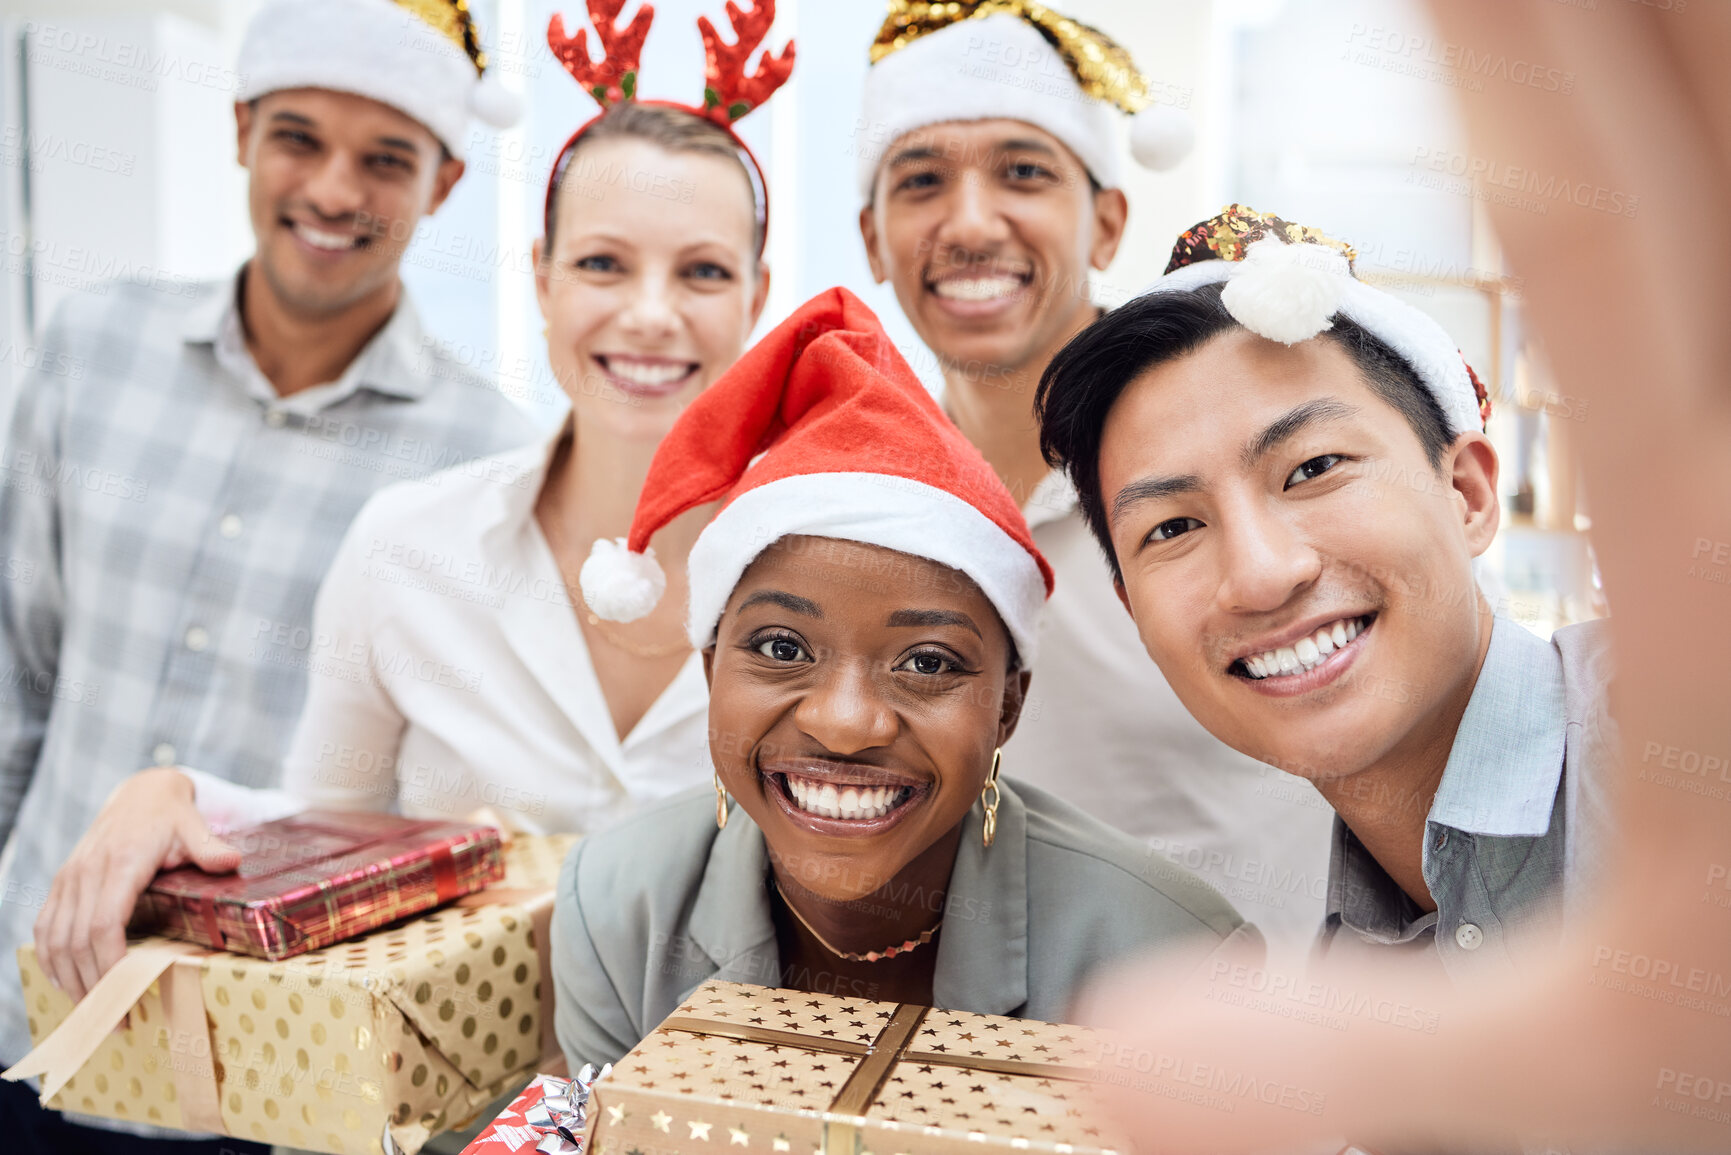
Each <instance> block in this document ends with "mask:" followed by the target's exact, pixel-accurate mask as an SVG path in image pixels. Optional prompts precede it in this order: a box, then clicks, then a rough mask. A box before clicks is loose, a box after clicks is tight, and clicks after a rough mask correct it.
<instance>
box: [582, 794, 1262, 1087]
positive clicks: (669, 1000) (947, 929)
mask: <svg viewBox="0 0 1731 1155" xmlns="http://www.w3.org/2000/svg"><path fill="white" fill-rule="evenodd" d="M1002 795H1003V799H1002V802H1001V803H1000V805H999V808H998V830H997V839H996V841H995V842H994V844H993V845H992V847H991V849H989V850H988V849H985V848H984V847H982V845H981V841H980V832H981V824H982V822H983V821H984V812H983V810H982V808H981V806H980V805H979V804H978V803H976V804H975V806H974V809H973V810H972V811H971V812H970V813H969V814H968V817H967V819H966V820H965V823H964V828H963V831H962V842H961V849H960V851H959V852H958V853H957V855H956V865H955V869H954V871H953V872H952V873H951V875H950V888H949V893H948V895H947V898H946V900H945V904H944V905H945V908H946V909H945V914H944V924H943V933H942V934H941V935H940V936H939V938H938V945H937V951H938V957H937V973H936V976H935V978H934V980H933V997H934V1001H935V1002H936V1003H937V1005H938V1006H940V1007H945V1008H948V1009H952V1010H965V1011H975V1012H978V1013H981V1014H992V1015H1010V1016H1014V1017H1017V1018H1033V1019H1047V1020H1059V1021H1061V1020H1062V1019H1063V1018H1064V1016H1065V1015H1066V1013H1067V1012H1068V1011H1069V1008H1070V1003H1071V1000H1072V999H1073V998H1074V997H1075V996H1076V995H1077V994H1078V992H1079V991H1080V989H1081V986H1082V984H1083V982H1085V981H1086V979H1087V977H1088V975H1089V974H1090V972H1092V971H1093V970H1095V969H1096V968H1097V967H1099V966H1100V965H1101V964H1103V963H1107V962H1109V961H1112V960H1114V959H1118V958H1121V957H1123V956H1125V955H1129V954H1132V953H1136V952H1140V951H1144V950H1147V949H1150V948H1156V947H1158V948H1163V949H1167V950H1173V951H1180V952H1184V953H1185V954H1188V955H1190V956H1192V957H1194V959H1195V960H1196V961H1197V962H1199V963H1200V962H1202V961H1203V960H1204V959H1206V958H1208V957H1210V956H1211V955H1213V954H1215V953H1217V952H1220V951H1222V950H1224V951H1227V952H1229V953H1230V954H1231V955H1232V957H1233V959H1234V961H1249V962H1252V963H1260V962H1261V959H1262V954H1263V943H1262V936H1261V935H1260V934H1259V933H1258V932H1257V930H1256V928H1255V927H1253V926H1251V925H1249V924H1248V923H1246V922H1245V921H1244V920H1243V919H1242V918H1240V917H1239V915H1238V912H1237V911H1235V910H1234V909H1233V908H1232V906H1231V904H1230V903H1228V902H1227V901H1226V900H1225V899H1224V898H1222V897H1220V895H1218V894H1217V893H1215V892H1214V891H1213V890H1211V889H1209V887H1208V886H1207V885H1206V884H1205V883H1203V882H1201V881H1200V880H1199V879H1197V878H1195V877H1194V876H1193V875H1191V874H1189V873H1188V872H1186V871H1184V870H1183V869H1182V868H1180V867H1177V866H1174V865H1173V864H1172V863H1171V862H1169V861H1167V860H1166V859H1164V858H1161V857H1159V856H1157V855H1155V854H1153V853H1151V852H1150V851H1149V850H1148V848H1147V847H1145V846H1143V845H1142V844H1141V843H1140V842H1137V841H1136V840H1134V839H1132V838H1130V837H1129V836H1128V835H1126V834H1122V833H1120V832H1119V831H1116V830H1114V829H1112V828H1111V827H1109V826H1106V825H1104V824H1102V823H1100V822H1098V821H1096V820H1095V819H1093V818H1090V817H1089V816H1087V815H1086V814H1083V813H1082V812H1081V811H1080V810H1078V809H1076V808H1075V807H1073V806H1071V805H1069V804H1068V803H1065V802H1062V801H1060V800H1059V799H1057V798H1054V797H1053V796H1051V795H1049V794H1047V793H1045V792H1044V791H1041V790H1037V789H1035V788H1034V787H1032V786H1028V785H1026V784H1023V783H1016V784H1014V785H1011V784H1010V783H1009V782H1008V781H1007V780H1006V781H1005V782H1004V784H1003V790H1002ZM768 876H769V858H768V852H767V850H766V848H765V845H764V839H763V832H762V831H761V830H759V829H758V828H757V826H756V824H755V823H753V822H752V821H751V820H750V818H749V817H747V815H746V814H745V812H744V811H742V810H740V809H738V808H737V807H736V808H735V809H734V810H733V813H732V821H730V822H729V823H728V824H727V829H726V830H724V831H719V832H718V831H717V830H716V828H715V794H714V792H713V791H712V790H710V789H708V788H705V789H702V790H699V791H695V792H692V793H688V794H681V795H679V796H677V797H675V798H671V799H668V800H667V801H665V802H662V803H660V804H659V805H656V806H652V807H649V808H647V809H645V810H641V811H639V812H638V813H637V814H635V815H633V816H632V817H630V818H628V819H626V820H625V821H623V822H621V823H620V824H618V825H617V826H614V827H612V828H610V829H608V830H606V831H603V832H602V833H600V834H596V835H592V836H591V837H589V838H586V839H585V840H584V841H582V842H581V843H579V844H578V845H577V847H576V849H575V850H573V851H572V853H571V857H570V859H569V860H567V862H566V863H565V868H564V870H563V871H562V872H561V875H560V879H559V892H558V899H557V902H556V904H555V906H554V912H553V929H552V939H553V941H552V952H553V981H554V989H555V992H556V994H557V998H558V1011H557V1015H556V1024H557V1027H558V1032H559V1044H560V1046H561V1047H563V1048H564V1051H565V1054H566V1056H567V1058H568V1059H569V1061H570V1063H571V1064H572V1067H571V1069H572V1070H576V1069H577V1067H578V1066H580V1065H581V1064H583V1063H588V1062H593V1063H602V1062H616V1061H618V1059H619V1058H620V1057H621V1056H623V1055H624V1054H625V1052H626V1051H628V1050H630V1049H631V1048H632V1047H633V1046H635V1045H636V1044H637V1042H638V1041H639V1040H641V1039H642V1038H643V1037H644V1036H645V1035H647V1034H648V1033H649V1032H650V1031H652V1030H654V1029H655V1027H656V1026H657V1025H658V1024H659V1023H660V1022H661V1020H662V1019H664V1018H666V1017H667V1016H668V1015H669V1014H671V1013H672V1012H673V1010H674V1008H676V1007H677V1006H679V1004H680V1003H681V1002H683V1001H684V1000H685V998H686V996H687V995H689V994H690V993H691V991H692V990H693V989H694V988H695V987H697V986H698V985H699V984H700V983H703V982H706V981H708V980H709V979H724V980H728V981H732V982H744V983H756V984H759V985H762V986H774V987H779V986H803V987H805V988H806V989H811V990H818V991H824V992H826V993H833V994H839V995H843V996H845V997H850V998H872V997H874V992H873V990H872V989H870V988H871V987H873V986H874V985H875V984H870V983H853V982H851V981H850V980H846V979H841V980H838V979H837V978H836V977H835V976H834V975H833V974H822V975H807V976H802V975H792V974H784V973H783V970H782V966H781V959H780V952H779V951H778V949H777V946H776V940H775V927H774V924H773V922H772V921H771V916H770V899H769V888H768V886H767V885H766V880H767V878H768ZM934 913H935V911H934ZM838 981H839V983H840V985H839V987H838V986H837V985H836V984H837V983H838ZM826 983H827V984H828V985H825V984H826ZM856 987H857V988H858V989H856Z"/></svg>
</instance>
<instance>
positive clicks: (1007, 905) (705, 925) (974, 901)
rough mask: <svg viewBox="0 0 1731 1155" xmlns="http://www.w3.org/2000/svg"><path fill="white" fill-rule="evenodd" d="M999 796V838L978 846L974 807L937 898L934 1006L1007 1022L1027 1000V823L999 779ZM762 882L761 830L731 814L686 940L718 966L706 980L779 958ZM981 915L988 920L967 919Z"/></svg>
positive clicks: (759, 969) (749, 974) (979, 818)
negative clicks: (939, 924) (940, 902)
mask: <svg viewBox="0 0 1731 1155" xmlns="http://www.w3.org/2000/svg"><path fill="white" fill-rule="evenodd" d="M998 791H999V798H1000V801H999V804H998V828H997V836H996V838H995V839H994V841H993V843H992V845H991V847H990V848H989V849H988V848H987V847H986V846H985V845H984V844H983V843H982V840H981V830H982V826H983V822H984V817H983V815H982V814H981V811H980V809H979V807H975V808H974V809H972V810H970V811H969V812H968V816H967V818H966V819H964V820H963V822H962V839H961V845H960V847H959V848H958V849H957V851H956V864H955V867H954V868H953V869H952V870H951V871H950V884H949V888H948V890H947V891H946V893H945V898H944V911H943V913H944V926H943V931H942V932H941V933H940V934H939V936H938V960H937V971H936V974H935V975H934V976H933V980H932V1001H933V1004H934V1005H936V1006H940V1007H966V1008H968V1009H969V1010H971V1011H976V1012H979V1013H981V1014H995V1015H1007V1014H1010V1013H1011V1012H1012V1011H1014V1010H1015V1009H1016V1008H1017V1007H1020V1006H1022V1005H1023V1004H1025V1003H1026V1002H1027V1001H1028V950H1027V947H1028V837H1027V835H1028V820H1027V810H1026V807H1025V806H1024V804H1023V802H1022V800H1021V799H1020V798H1019V797H1017V796H1016V792H1015V791H1014V790H1013V789H1012V788H1011V787H1010V786H1009V785H1008V784H1007V783H1004V782H1000V783H999V785H998ZM768 878H769V850H768V847H767V846H766V844H765V843H764V839H763V831H761V830H760V829H758V827H757V824H756V823H754V822H752V821H751V820H750V818H749V817H748V816H747V815H746V813H745V812H744V811H743V810H740V809H739V808H737V807H735V808H734V810H733V813H732V819H731V821H729V822H728V824H727V829H725V830H723V831H721V832H720V833H719V834H717V835H716V837H715V843H714V845H713V847H712V849H711V850H710V854H709V865H708V866H707V868H706V869H705V870H704V873H703V882H702V884H701V885H700V886H699V887H698V891H697V900H696V902H695V904H694V905H693V908H692V911H691V921H690V924H689V925H690V932H691V938H692V941H694V942H695V943H696V944H697V945H698V947H699V948H701V949H702V950H703V952H704V953H705V954H707V955H708V956H709V957H710V958H711V959H712V960H714V962H715V964H716V966H717V967H718V968H719V970H718V972H717V973H716V974H715V975H714V976H713V977H715V978H719V979H723V980H727V981H732V982H756V983H762V982H763V976H764V973H765V968H764V966H763V960H764V959H765V958H769V959H776V958H778V957H779V956H778V954H777V946H776V939H775V923H774V921H773V919H772V917H771V915H770V906H769V903H770V898H769V887H768V886H767V885H766V881H767V879H768ZM987 909H989V910H990V911H991V918H989V919H988V918H969V917H965V912H970V911H977V910H987ZM938 913H939V912H936V911H934V912H933V914H934V917H935V916H936V915H937V914H938Z"/></svg>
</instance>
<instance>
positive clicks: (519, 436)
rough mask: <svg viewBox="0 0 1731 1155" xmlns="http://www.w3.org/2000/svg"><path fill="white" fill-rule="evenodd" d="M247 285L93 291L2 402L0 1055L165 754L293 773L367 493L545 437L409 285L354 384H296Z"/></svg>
mask: <svg viewBox="0 0 1731 1155" xmlns="http://www.w3.org/2000/svg"><path fill="white" fill-rule="evenodd" d="M237 291H238V282H237V281H236V280H228V281H223V282H220V283H212V284H207V285H200V286H191V287H186V286H182V287H180V291H179V292H178V293H177V294H176V295H170V294H167V293H165V292H163V291H161V290H159V289H151V288H142V287H138V286H111V287H109V288H107V289H106V290H105V291H104V292H102V293H100V294H96V293H92V294H75V295H74V296H73V297H72V298H71V299H70V300H68V301H67V303H66V304H65V305H64V306H63V307H62V308H61V309H59V310H58V311H57V313H56V315H55V317H54V319H53V321H52V322H51V323H50V325H49V327H48V329H47V332H46V334H45V337H44V341H43V356H42V357H41V358H39V359H38V362H37V365H36V369H35V371H34V372H33V373H31V374H30V375H29V376H28V377H27V378H25V379H24V380H23V381H22V382H21V383H20V386H19V388H18V390H17V392H16V394H15V395H14V396H12V397H10V398H7V399H6V404H5V405H4V407H3V408H0V429H4V430H5V435H4V439H3V440H0V840H4V841H5V847H6V848H5V851H4V855H3V856H0V879H3V881H0V1062H4V1063H6V1064H10V1063H12V1062H15V1061H17V1060H18V1059H19V1058H20V1057H22V1056H23V1054H24V1053H25V1052H26V1051H27V1050H28V1049H29V1046H30V1034H29V1030H28V1024H27V1017H26V1016H27V1008H26V1006H25V1003H24V998H23V994H22V991H21V990H20V987H19V983H18V971H17V964H16V961H15V959H14V950H15V948H17V947H18V946H19V945H21V944H23V943H26V942H28V941H29V940H30V938H31V934H32V924H33V923H34V921H35V918H36V914H37V912H38V910H39V909H40V908H41V906H42V904H43V902H44V901H45V899H46V897H47V894H48V887H49V884H50V882H51V881H52V879H53V877H54V874H55V872H56V871H57V870H58V869H59V868H60V866H61V864H62V863H63V862H64V861H65V859H66V857H67V855H68V854H69V853H70V852H71V850H72V847H73V845H74V844H75V843H76V842H77V840H78V839H79V837H80V836H81V835H82V834H83V833H84V831H85V830H86V829H87V828H88V827H89V825H90V823H91V822H92V820H93V819H94V818H95V817H96V814H97V812H98V811H99V810H100V809H101V807H102V804H103V802H104V800H106V799H107V797H108V795H109V793H110V792H111V791H112V790H113V789H114V787H115V786H116V785H117V784H118V783H119V782H120V781H121V780H123V779H124V778H126V777H127V776H128V775H130V774H133V773H135V772H136V771H137V770H139V769H140V768H141V767H145V766H149V765H152V764H163V765H168V764H177V763H183V764H186V765H192V766H197V767H198V768H200V769H201V770H204V771H207V772H209V773H212V774H215V775H218V776H219V777H222V778H224V779H227V780H230V781H233V782H237V783H241V784H244V785H251V786H265V785H273V784H274V783H275V782H276V780H277V776H278V774H279V772H280V766H281V761H282V757H283V754H284V752H285V750H286V747H287V745H288V740H289V737H290V735H291V734H292V732H293V729H294V724H295V720H296V718H297V717H298V716H299V714H300V709H301V703H302V699H303V698H304V696H305V691H306V674H305V670H306V667H307V665H308V663H309V661H310V660H311V659H312V658H313V657H315V656H316V640H315V639H314V638H313V637H312V636H311V627H312V609H313V598H314V595H315V594H316V592H317V590H318V586H319V582H320V580H321V579H322V578H323V577H324V574H325V570H326V568H327V567H328V566H329V564H330V561H331V558H332V556H333V555H334V554H335V552H336V549H337V545H338V543H339V542H340V541H341V540H342V536H343V533H344V531H345V530H346V529H347V528H348V525H349V522H350V520H351V519H352V518H353V517H354V515H355V512H356V511H357V510H358V509H359V508H360V507H361V505H362V503H363V502H365V501H366V499H367V498H368V497H369V496H370V495H371V494H372V493H373V492H374V491H375V490H377V489H379V488H380V487H382V486H384V485H386V484H388V483H391V482H395V481H402V480H404V479H411V478H417V479H425V481H426V483H427V484H429V485H437V484H439V483H440V482H441V478H440V477H439V476H438V475H437V474H438V471H440V470H444V469H447V468H450V467H453V466H455V467H458V468H461V467H462V463H465V462H470V461H473V460H474V459H476V458H479V457H481V456H483V455H486V454H491V453H497V452H499V451H501V450H504V449H507V448H512V447H514V446H517V445H522V444H524V443H526V442H528V441H530V440H531V439H532V438H533V437H534V436H535V431H534V428H533V427H532V425H531V423H530V422H529V421H528V419H527V418H526V417H524V416H523V415H522V413H521V411H520V410H519V409H518V408H517V407H516V406H515V405H514V404H512V402H511V401H510V400H509V399H508V398H506V397H505V396H504V395H503V394H501V393H500V392H499V391H498V389H496V388H495V387H494V385H493V384H492V383H491V382H489V381H487V380H486V379H484V378H482V377H480V376H478V375H476V374H474V373H472V372H470V371H469V370H467V369H465V368H463V367H462V366H460V365H458V364H456V363H455V362H454V361H453V360H451V359H450V358H449V357H447V356H446V355H445V354H443V353H442V352H441V351H440V349H439V347H438V346H437V345H435V344H434V343H432V342H430V341H429V340H428V339H427V338H426V337H425V336H424V335H423V332H422V329H421V326H420V323H419V321H418V320H417V319H416V316H415V312H414V309H413V307H412V306H411V305H410V304H409V302H408V300H407V298H406V295H405V298H404V299H403V301H402V302H401V303H400V304H399V306H398V308H397V310H396V312H395V313H394V314H393V315H392V317H391V319H390V321H389V322H388V323H387V324H386V325H385V327H384V328H383V329H381V330H380V331H379V332H378V333H377V334H376V335H375V336H374V337H373V339H372V340H371V341H370V342H369V343H368V344H367V345H366V347H365V348H364V349H363V350H362V351H361V353H360V354H359V355H358V356H357V357H356V358H355V360H354V361H353V362H352V363H351V364H350V365H349V367H348V368H347V370H346V371H344V373H343V374H342V376H341V377H340V378H339V379H338V380H337V381H334V382H331V383H329V384H325V385H320V386H316V387H314V388H311V389H307V390H303V391H301V392H298V393H295V394H293V395H291V396H288V397H279V396H278V395H277V393H276V392H275V390H274V389H273V388H272V387H271V385H270V383H269V382H268V381H267V380H266V379H265V378H264V376H263V375H262V374H261V373H260V372H259V370H258V368H257V366H256V365H255V364H254V363H253V361H252V358H251V357H250V355H249V354H248V352H247V350H246V344H245V340H244V336H243V331H242V328H241V323H240V316H239V310H238V308H237V306H236V294H237Z"/></svg>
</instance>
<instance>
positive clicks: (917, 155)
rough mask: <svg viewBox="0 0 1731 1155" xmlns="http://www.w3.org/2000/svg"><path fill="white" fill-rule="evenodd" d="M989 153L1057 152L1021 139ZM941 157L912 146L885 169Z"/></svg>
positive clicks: (931, 150) (926, 147)
mask: <svg viewBox="0 0 1731 1155" xmlns="http://www.w3.org/2000/svg"><path fill="white" fill-rule="evenodd" d="M989 151H990V152H1037V153H1040V154H1042V155H1044V156H1057V155H1058V153H1057V150H1056V149H1054V148H1053V147H1052V146H1051V145H1049V144H1046V143H1044V142H1042V141H1038V140H1031V139H1030V140H1022V139H1016V140H1001V141H999V142H998V143H997V144H994V145H993V146H992V147H991V149H990V150H989ZM943 155H944V154H943V151H942V150H940V149H937V148H933V147H932V146H930V145H914V146H913V147H911V148H904V149H902V150H900V151H899V152H897V153H896V154H895V155H894V156H892V157H890V160H889V165H888V166H887V167H889V168H895V167H896V166H897V165H902V164H912V163H913V162H914V161H918V160H941V159H943Z"/></svg>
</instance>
